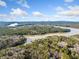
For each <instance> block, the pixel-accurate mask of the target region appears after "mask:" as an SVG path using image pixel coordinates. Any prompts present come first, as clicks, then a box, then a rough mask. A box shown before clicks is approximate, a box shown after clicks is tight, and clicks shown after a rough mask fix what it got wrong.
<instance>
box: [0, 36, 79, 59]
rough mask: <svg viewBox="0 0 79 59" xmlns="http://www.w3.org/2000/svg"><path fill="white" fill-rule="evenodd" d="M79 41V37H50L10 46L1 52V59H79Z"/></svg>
mask: <svg viewBox="0 0 79 59" xmlns="http://www.w3.org/2000/svg"><path fill="white" fill-rule="evenodd" d="M78 39H79V35H74V36H71V37H65V36H49V37H47V38H45V39H40V40H36V41H34V42H32V43H30V44H26V45H24V44H21V45H17V46H14V47H11V46H9V47H8V48H5V49H2V50H0V59H79V40H78ZM0 44H1V41H0ZM0 46H1V45H0Z"/></svg>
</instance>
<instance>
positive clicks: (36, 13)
mask: <svg viewBox="0 0 79 59" xmlns="http://www.w3.org/2000/svg"><path fill="white" fill-rule="evenodd" d="M32 16H35V17H44V16H45V15H44V14H43V13H41V12H38V11H36V12H33V13H32Z"/></svg>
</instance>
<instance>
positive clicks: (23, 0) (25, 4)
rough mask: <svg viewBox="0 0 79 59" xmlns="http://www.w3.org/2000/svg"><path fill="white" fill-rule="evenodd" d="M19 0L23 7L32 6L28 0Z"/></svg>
mask: <svg viewBox="0 0 79 59" xmlns="http://www.w3.org/2000/svg"><path fill="white" fill-rule="evenodd" d="M17 2H18V4H20V5H22V6H23V7H26V8H30V6H29V5H28V4H27V1H26V0H18V1H17Z"/></svg>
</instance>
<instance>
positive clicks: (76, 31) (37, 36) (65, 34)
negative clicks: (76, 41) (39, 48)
mask: <svg viewBox="0 0 79 59" xmlns="http://www.w3.org/2000/svg"><path fill="white" fill-rule="evenodd" d="M55 27H60V26H55ZM60 28H64V29H70V30H71V31H70V32H67V33H49V34H45V35H32V36H26V38H27V43H31V42H32V41H34V40H38V39H42V38H45V37H48V36H54V35H57V36H67V37H68V36H72V35H76V34H79V29H77V28H70V27H60Z"/></svg>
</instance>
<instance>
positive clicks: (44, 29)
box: [0, 26, 70, 35]
mask: <svg viewBox="0 0 79 59" xmlns="http://www.w3.org/2000/svg"><path fill="white" fill-rule="evenodd" d="M58 32H70V29H62V28H55V27H53V26H30V27H29V26H27V27H16V28H0V35H15V34H16V35H37V34H38V35H41V34H46V33H58Z"/></svg>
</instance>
